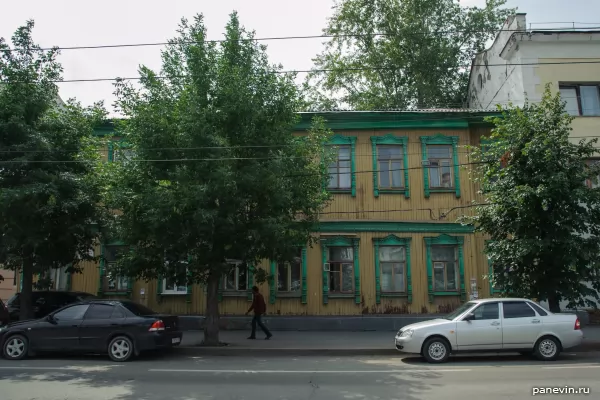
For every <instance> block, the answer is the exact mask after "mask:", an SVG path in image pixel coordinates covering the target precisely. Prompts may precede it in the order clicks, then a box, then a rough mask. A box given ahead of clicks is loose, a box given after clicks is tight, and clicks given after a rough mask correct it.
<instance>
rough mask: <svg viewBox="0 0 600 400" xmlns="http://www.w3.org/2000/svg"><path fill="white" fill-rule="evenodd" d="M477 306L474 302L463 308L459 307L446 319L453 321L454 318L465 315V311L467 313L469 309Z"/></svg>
mask: <svg viewBox="0 0 600 400" xmlns="http://www.w3.org/2000/svg"><path fill="white" fill-rule="evenodd" d="M475 304H477V303H474V302H472V301H468V302H466V303H465V304H463V305H462V306H460V307H458V308H457V309H456V310H454V311H452V312H451V313H450V314H448V315H446V316H445V317H443V318H445V319H447V320H449V321H452V320H453V319H454V318H456V317H458V316H459V315H460V314H462V313H464V312H465V311H467V310H468V309H469V308H471V307H473V306H474V305H475Z"/></svg>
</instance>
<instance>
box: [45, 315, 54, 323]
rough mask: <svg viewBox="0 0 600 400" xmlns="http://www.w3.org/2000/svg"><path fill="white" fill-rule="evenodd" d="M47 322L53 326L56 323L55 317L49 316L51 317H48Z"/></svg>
mask: <svg viewBox="0 0 600 400" xmlns="http://www.w3.org/2000/svg"><path fill="white" fill-rule="evenodd" d="M46 321H48V322H50V323H51V324H54V323H56V319H54V316H53V315H52V314H49V315H48V316H47V317H46Z"/></svg>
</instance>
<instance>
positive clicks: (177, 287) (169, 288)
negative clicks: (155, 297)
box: [162, 278, 187, 294]
mask: <svg viewBox="0 0 600 400" xmlns="http://www.w3.org/2000/svg"><path fill="white" fill-rule="evenodd" d="M162 294H187V286H186V285H185V284H182V283H180V282H177V279H175V278H165V279H163V281H162Z"/></svg>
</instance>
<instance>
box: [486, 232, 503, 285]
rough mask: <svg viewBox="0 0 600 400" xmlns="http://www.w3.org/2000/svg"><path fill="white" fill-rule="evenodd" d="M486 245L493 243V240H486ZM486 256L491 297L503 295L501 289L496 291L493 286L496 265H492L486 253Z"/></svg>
mask: <svg viewBox="0 0 600 400" xmlns="http://www.w3.org/2000/svg"><path fill="white" fill-rule="evenodd" d="M485 243H486V244H488V243H492V241H491V240H486V241H485ZM484 255H485V259H486V261H487V265H488V275H487V280H488V282H489V286H490V296H493V295H495V294H502V293H504V291H503V290H501V289H496V288H495V287H494V284H493V282H492V279H491V277H492V276H493V274H494V263H492V258H491V257H490V256H488V255H487V254H485V253H484Z"/></svg>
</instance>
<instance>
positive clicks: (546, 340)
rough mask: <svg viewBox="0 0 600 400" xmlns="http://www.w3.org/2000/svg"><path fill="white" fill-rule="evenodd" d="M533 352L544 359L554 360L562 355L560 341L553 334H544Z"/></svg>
mask: <svg viewBox="0 0 600 400" xmlns="http://www.w3.org/2000/svg"><path fill="white" fill-rule="evenodd" d="M533 354H534V355H535V356H536V357H537V358H538V359H539V360H542V361H554V360H556V359H557V358H558V356H559V355H560V342H559V341H558V339H557V338H555V337H553V336H544V337H543V338H540V340H538V341H537V343H536V344H535V348H534V350H533Z"/></svg>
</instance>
